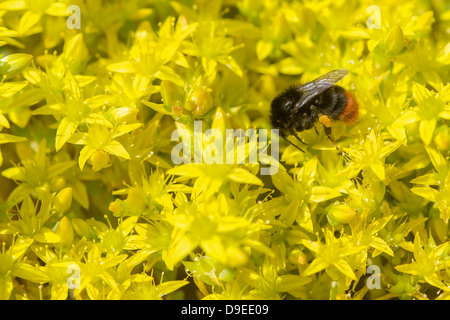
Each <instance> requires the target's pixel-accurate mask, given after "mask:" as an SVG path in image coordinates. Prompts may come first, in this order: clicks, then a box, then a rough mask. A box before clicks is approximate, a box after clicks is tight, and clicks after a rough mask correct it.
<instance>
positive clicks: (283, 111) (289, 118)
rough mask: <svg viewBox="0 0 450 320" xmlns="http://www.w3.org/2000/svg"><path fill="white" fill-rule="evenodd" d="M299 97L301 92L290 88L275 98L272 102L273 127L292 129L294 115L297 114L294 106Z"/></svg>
mask: <svg viewBox="0 0 450 320" xmlns="http://www.w3.org/2000/svg"><path fill="white" fill-rule="evenodd" d="M299 99H300V94H299V93H298V92H297V91H295V90H293V89H288V90H287V91H285V92H283V93H282V94H280V95H279V96H277V97H276V98H275V99H273V101H272V104H271V111H272V116H271V120H272V126H273V127H275V128H278V129H287V130H288V131H292V130H291V129H293V128H292V126H293V123H294V121H293V117H294V116H295V112H294V106H295V104H296V103H297V102H298V100H299Z"/></svg>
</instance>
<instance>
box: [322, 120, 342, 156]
mask: <svg viewBox="0 0 450 320" xmlns="http://www.w3.org/2000/svg"><path fill="white" fill-rule="evenodd" d="M323 131H324V132H325V134H326V135H327V137H328V139H330V141H331V142H333V144H334V146H335V147H336V150H339V148H338V146H337V145H336V142H335V141H334V140H333V138H332V137H331V127H327V126H325V125H324V126H323Z"/></svg>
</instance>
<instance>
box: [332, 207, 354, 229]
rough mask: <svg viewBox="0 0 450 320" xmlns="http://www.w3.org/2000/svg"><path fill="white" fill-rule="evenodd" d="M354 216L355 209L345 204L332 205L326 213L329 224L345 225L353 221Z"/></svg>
mask: <svg viewBox="0 0 450 320" xmlns="http://www.w3.org/2000/svg"><path fill="white" fill-rule="evenodd" d="M355 215H356V211H355V209H353V208H352V207H350V206H348V205H345V204H337V205H333V206H332V207H331V209H330V211H329V212H328V215H327V218H328V221H329V222H330V224H332V225H335V224H339V223H342V224H345V223H349V222H350V221H352V220H353V218H354V217H355Z"/></svg>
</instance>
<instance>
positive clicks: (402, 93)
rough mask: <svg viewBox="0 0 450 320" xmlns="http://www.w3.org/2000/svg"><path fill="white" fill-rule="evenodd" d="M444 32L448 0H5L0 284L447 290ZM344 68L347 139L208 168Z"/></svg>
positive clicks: (353, 294) (43, 290) (180, 292)
mask: <svg viewBox="0 0 450 320" xmlns="http://www.w3.org/2000/svg"><path fill="white" fill-rule="evenodd" d="M73 8H77V9H79V10H73ZM73 21H78V22H79V24H78V26H77V24H76V23H75V24H72V23H71V22H73ZM449 28H450V4H449V3H448V2H446V1H442V0H433V1H432V0H422V1H419V2H411V1H400V2H399V1H387V2H384V3H383V4H378V5H376V6H373V5H372V3H371V2H367V1H364V0H358V1H350V2H348V1H327V0H324V1H322V0H312V1H296V0H292V1H287V0H286V1H283V0H270V1H269V0H218V1H206V0H174V1H158V0H136V1H126V0H116V1H96V0H33V1H31V0H23V1H15V0H0V50H1V53H0V75H1V82H0V165H1V169H0V171H1V177H0V202H1V203H0V299H12V300H21V299H33V300H34V299H79V300H82V299H168V300H170V299H171V300H174V299H231V300H236V299H287V300H291V299H448V298H449V297H450V276H449V271H450V269H449V268H450V243H449V228H448V226H449V217H450V161H449V157H450V127H449V126H450V123H449V120H450V104H449V101H450V84H449V81H450V68H449V66H450V44H449V43H450V36H449V33H448V32H447V31H448V30H449ZM341 68H344V69H347V70H349V74H348V76H347V77H345V78H344V79H343V80H342V82H340V84H341V85H342V86H343V87H345V88H346V89H347V90H349V91H351V92H352V94H353V95H354V96H355V98H356V100H357V101H358V102H359V108H360V110H359V114H360V116H359V119H358V121H357V122H356V123H355V124H354V125H351V126H345V125H344V124H343V123H340V122H335V123H334V124H333V133H332V135H333V138H334V140H336V143H337V145H338V150H336V148H335V146H334V145H333V144H332V143H331V142H330V140H329V139H328V138H327V136H326V134H325V133H324V131H323V130H320V129H319V130H318V132H317V133H316V132H315V131H314V130H309V131H304V132H301V133H300V134H299V137H300V138H301V139H302V140H303V141H304V142H305V143H306V144H307V145H305V146H303V147H304V148H305V151H306V152H305V153H302V152H300V151H299V150H298V149H296V148H294V147H293V146H291V145H290V144H288V143H286V142H285V141H283V140H280V141H279V149H278V151H279V153H280V154H279V158H274V157H269V158H270V159H269V160H270V161H271V163H272V164H276V165H277V170H276V172H274V173H273V174H271V175H262V174H261V170H260V169H261V168H262V167H263V166H264V165H266V164H267V163H262V162H256V163H251V162H250V161H249V160H250V157H249V156H246V157H244V159H243V160H244V161H242V162H234V163H233V164H229V163H226V164H225V162H223V161H216V162H214V163H208V161H207V159H206V157H205V153H202V150H203V149H204V148H208V145H209V146H211V144H208V142H212V140H213V139H212V137H211V135H210V133H209V132H208V130H209V129H214V130H217V131H218V132H220V133H221V134H222V135H223V136H224V137H226V132H227V130H230V129H232V130H236V129H242V130H243V131H246V130H251V129H254V130H259V129H271V125H270V120H269V114H270V103H271V100H272V99H273V98H274V97H275V96H276V95H277V94H278V93H279V92H280V91H281V90H284V89H285V88H286V87H288V86H289V85H293V84H296V83H301V82H306V81H309V80H311V79H313V78H316V77H317V76H319V75H321V74H324V73H326V72H329V71H330V70H334V69H341ZM198 123H201V124H202V130H200V132H199V131H198V130H196V128H197V127H196V126H197V124H198ZM183 130H184V132H187V137H189V138H191V139H190V141H194V144H189V143H188V140H189V139H187V140H185V139H184V138H183V140H182V141H181V146H182V147H183V150H188V151H190V152H188V153H187V154H186V153H185V154H184V158H183V159H182V161H179V163H175V162H174V161H173V150H174V147H175V145H176V144H177V143H180V140H179V141H178V142H177V141H174V139H173V133H174V132H181V131H183ZM261 132H262V131H259V133H258V138H261V137H263V138H264V139H266V140H265V141H266V143H265V144H264V143H263V144H259V146H260V147H263V148H265V150H266V151H268V150H274V148H275V146H276V144H275V141H278V140H275V136H274V135H272V134H267V135H266V136H264V134H262V133H261ZM198 141H200V142H198ZM227 141H228V140H227ZM232 142H233V144H234V140H233V141H232ZM197 147H198V148H200V150H201V151H200V153H199V152H198V149H196V148H197ZM252 148H253V147H252V142H251V140H250V138H248V139H246V140H244V144H243V145H242V146H241V149H239V147H237V148H234V149H231V151H230V150H227V152H226V153H224V154H223V159H227V158H228V157H231V158H233V157H239V155H238V153H239V152H243V151H244V149H245V150H252ZM207 150H209V151H211V150H210V149H207ZM195 158H197V159H202V160H203V161H202V163H198V162H196V161H194V159H195ZM215 159H216V160H217V159H218V160H223V159H221V157H220V156H218V157H216V158H215ZM277 159H278V160H279V161H277Z"/></svg>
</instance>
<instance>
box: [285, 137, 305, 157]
mask: <svg viewBox="0 0 450 320" xmlns="http://www.w3.org/2000/svg"><path fill="white" fill-rule="evenodd" d="M281 136H282V137H283V139H284V140H286V141H287V142H289V143H290V144H291V145H293V146H294V147H296V148H297V149H298V150H300V151H301V152H303V153H305V151H303V150H302V149H300V148H299V147H298V146H297V145H296V144H294V143H292V142H291V141H289V139H288V138H287V137H286V136H285V135H284V134H281Z"/></svg>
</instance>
